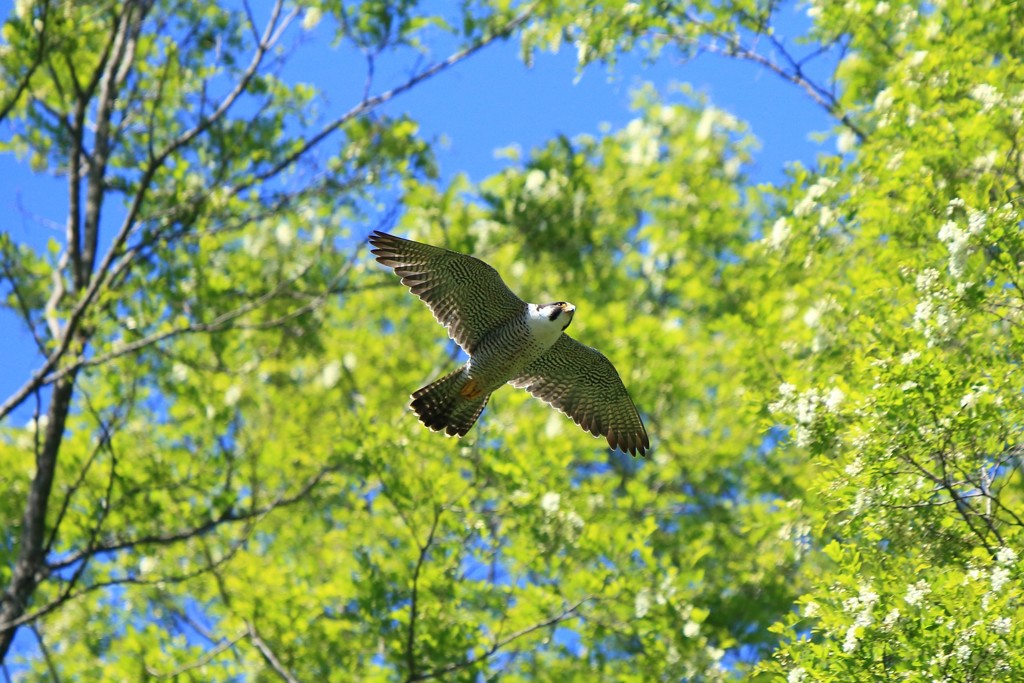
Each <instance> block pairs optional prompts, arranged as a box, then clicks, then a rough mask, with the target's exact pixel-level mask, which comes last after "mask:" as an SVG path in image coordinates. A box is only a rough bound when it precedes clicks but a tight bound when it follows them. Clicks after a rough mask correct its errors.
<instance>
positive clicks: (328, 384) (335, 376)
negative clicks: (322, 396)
mask: <svg viewBox="0 0 1024 683" xmlns="http://www.w3.org/2000/svg"><path fill="white" fill-rule="evenodd" d="M339 379H341V363H339V362H338V361H336V360H334V361H331V362H330V363H328V364H327V365H325V366H324V368H323V370H321V371H320V384H322V385H323V387H324V389H331V388H333V387H334V386H335V385H336V384H337V383H338V380H339Z"/></svg>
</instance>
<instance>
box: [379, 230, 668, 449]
mask: <svg viewBox="0 0 1024 683" xmlns="http://www.w3.org/2000/svg"><path fill="white" fill-rule="evenodd" d="M370 244H372V245H373V247H374V248H373V249H372V250H371V251H372V253H373V254H374V255H375V256H376V257H377V260H378V261H380V262H381V263H382V264H384V265H385V266H388V267H390V268H393V269H394V270H395V273H396V274H397V275H398V276H399V277H401V278H402V284H404V285H406V286H407V287H408V288H409V289H410V290H411V291H412V293H413V294H415V295H416V296H418V297H419V298H420V299H422V300H423V301H424V302H425V303H426V304H427V306H428V307H429V308H430V311H431V312H432V313H433V314H434V317H435V318H437V321H438V322H439V323H441V324H442V325H444V326H445V328H446V329H447V330H448V335H449V336H450V337H451V338H452V339H454V340H455V342H456V343H457V344H458V345H459V346H460V347H462V350H463V351H465V352H466V353H467V354H468V355H469V360H468V361H467V362H466V364H465V365H463V366H462V367H460V368H458V369H457V370H455V371H454V372H451V373H449V374H447V375H445V376H444V377H441V378H440V379H438V380H437V381H435V382H433V383H431V384H428V385H427V386H425V387H423V388H422V389H420V390H419V391H417V392H416V393H414V394H413V395H412V409H413V410H414V411H416V414H417V415H418V416H419V418H420V421H421V422H423V424H425V425H426V426H427V427H430V428H431V429H433V430H435V431H436V430H442V429H443V430H444V431H445V432H446V433H447V434H448V435H449V436H454V435H458V436H463V435H465V434H466V432H468V431H469V429H470V427H472V426H473V424H474V423H475V422H476V419H477V418H478V417H479V416H480V413H481V412H482V411H483V409H484V406H486V405H487V400H488V399H489V398H490V396H491V392H493V391H494V390H495V389H498V388H499V387H500V386H501V385H503V384H505V383H506V382H508V383H509V384H511V385H512V386H514V387H518V388H521V389H526V390H527V391H529V392H530V393H531V394H533V395H534V396H536V397H537V398H539V399H541V400H542V401H544V402H546V403H548V404H549V405H551V406H553V407H555V408H557V409H558V410H560V411H562V412H563V413H565V414H566V415H568V416H569V417H571V418H572V419H573V421H574V422H575V423H576V424H578V425H579V426H580V427H582V428H583V429H585V430H586V431H588V432H590V433H591V434H593V435H594V436H597V437H602V436H603V437H605V438H606V439H608V445H609V446H611V447H612V448H618V449H619V450H621V451H622V452H624V453H632V454H633V455H634V456H635V455H637V454H639V455H644V453H645V452H646V451H647V449H648V448H650V445H651V443H650V440H649V439H648V438H647V430H645V429H644V423H643V421H642V420H641V419H640V414H639V413H638V412H637V410H636V406H634V405H633V401H632V400H631V399H630V398H629V393H628V392H627V391H626V387H625V386H623V384H622V380H621V379H619V374H618V373H617V372H616V371H615V367H614V366H613V365H612V364H611V362H610V361H609V360H608V359H607V358H605V357H604V356H603V355H602V354H601V353H600V352H599V351H596V350H594V349H592V348H590V347H589V346H585V345H583V344H581V343H579V342H578V341H576V340H574V339H573V338H572V337H569V336H568V335H566V334H565V333H564V332H563V330H565V328H567V327H568V326H569V323H571V322H572V317H573V314H574V313H575V312H576V307H575V306H573V305H572V304H570V303H566V302H565V301H556V302H554V303H550V304H528V303H526V302H525V301H523V300H522V299H520V298H519V297H517V296H516V295H515V294H513V293H512V291H511V290H510V289H509V288H508V287H507V286H506V285H505V283H504V282H502V280H501V276H500V275H498V271H496V270H494V268H491V267H490V266H489V265H487V264H486V263H484V262H483V261H481V260H479V259H476V258H474V257H472V256H467V255H465V254H460V253H457V252H454V251H449V250H448V249H442V248H441V247H433V246H430V245H429V244H421V243H419V242H413V241H411V240H407V239H402V238H401V237H395V236H394V235H389V234H387V233H384V232H380V231H374V232H373V233H372V234H371V235H370Z"/></svg>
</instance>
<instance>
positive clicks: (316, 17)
mask: <svg viewBox="0 0 1024 683" xmlns="http://www.w3.org/2000/svg"><path fill="white" fill-rule="evenodd" d="M323 16H324V13H323V10H321V9H320V8H319V7H310V8H308V9H307V10H306V13H305V14H304V15H303V16H302V29H303V30H304V31H310V30H312V29H314V28H316V25H317V24H319V23H320V20H321V19H322V18H323Z"/></svg>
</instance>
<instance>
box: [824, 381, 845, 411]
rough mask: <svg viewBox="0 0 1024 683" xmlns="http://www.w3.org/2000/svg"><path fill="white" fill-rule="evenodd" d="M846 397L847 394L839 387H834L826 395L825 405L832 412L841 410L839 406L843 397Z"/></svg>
mask: <svg viewBox="0 0 1024 683" xmlns="http://www.w3.org/2000/svg"><path fill="white" fill-rule="evenodd" d="M844 398H846V394H844V393H843V390H842V389H840V388H839V387H832V388H831V389H830V390H829V392H828V394H826V395H825V407H826V408H827V409H828V410H830V411H831V412H833V413H834V412H836V411H837V410H839V406H840V405H842V403H843V399H844Z"/></svg>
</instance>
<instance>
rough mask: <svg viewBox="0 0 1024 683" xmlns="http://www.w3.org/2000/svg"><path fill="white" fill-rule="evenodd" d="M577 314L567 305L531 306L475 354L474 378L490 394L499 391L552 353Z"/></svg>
mask: <svg viewBox="0 0 1024 683" xmlns="http://www.w3.org/2000/svg"><path fill="white" fill-rule="evenodd" d="M574 312H575V307H573V306H572V305H571V304H567V303H565V302H558V303H555V304H541V305H538V304H527V306H526V310H525V311H524V315H523V316H522V317H520V318H516V319H515V320H512V321H509V322H508V323H507V324H505V325H503V326H501V327H498V328H496V329H494V330H493V331H492V332H491V333H490V334H488V335H487V336H486V337H485V338H484V339H482V340H481V342H480V344H478V345H477V347H476V348H475V349H474V350H473V356H472V357H471V358H470V360H469V363H468V366H469V374H470V376H471V377H473V378H474V379H476V380H477V382H478V383H479V384H481V385H483V386H485V387H487V390H489V391H490V390H493V389H497V388H498V387H500V386H501V385H502V384H505V383H506V382H507V381H509V380H510V379H512V378H513V377H516V376H518V375H519V374H520V373H521V372H522V371H523V369H524V368H526V367H527V366H528V365H529V364H530V363H532V362H533V361H535V360H537V358H539V357H540V356H541V355H542V354H543V353H544V352H545V351H547V350H548V349H550V348H551V346H552V345H553V344H554V343H555V342H556V341H558V338H559V337H560V336H561V334H562V331H563V330H564V329H565V328H566V327H568V326H569V322H571V321H572V316H573V313H574Z"/></svg>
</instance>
